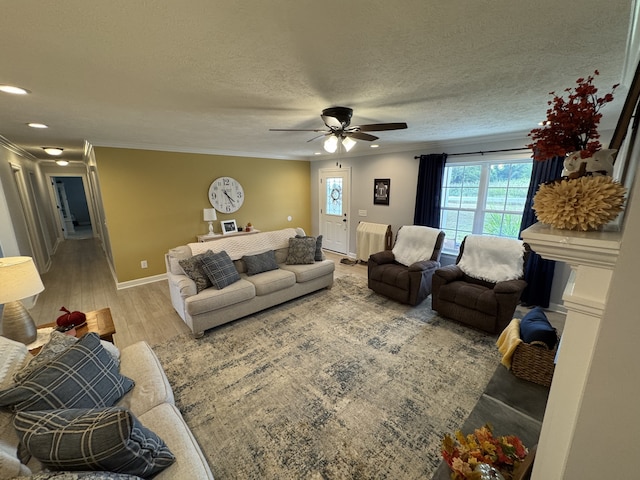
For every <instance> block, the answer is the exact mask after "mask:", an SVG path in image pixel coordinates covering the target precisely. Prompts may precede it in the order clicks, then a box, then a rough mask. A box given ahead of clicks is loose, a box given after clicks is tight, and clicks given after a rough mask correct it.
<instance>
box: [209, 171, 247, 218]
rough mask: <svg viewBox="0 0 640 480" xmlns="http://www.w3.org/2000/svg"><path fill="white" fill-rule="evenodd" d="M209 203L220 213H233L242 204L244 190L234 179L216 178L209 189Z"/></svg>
mask: <svg viewBox="0 0 640 480" xmlns="http://www.w3.org/2000/svg"><path fill="white" fill-rule="evenodd" d="M209 201H210V202H211V205H212V206H213V208H215V209H216V210H218V211H219V212H221V213H233V212H235V211H236V210H238V209H239V208H240V207H241V206H242V204H243V203H244V190H243V189H242V185H240V182H238V181H237V180H236V179H235V178H231V177H220V178H216V179H215V180H214V181H213V182H212V183H211V186H210V187H209Z"/></svg>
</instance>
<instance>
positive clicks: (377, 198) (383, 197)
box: [373, 178, 391, 205]
mask: <svg viewBox="0 0 640 480" xmlns="http://www.w3.org/2000/svg"><path fill="white" fill-rule="evenodd" d="M390 191H391V179H390V178H376V179H375V180H374V181H373V204H374V205H389V192H390Z"/></svg>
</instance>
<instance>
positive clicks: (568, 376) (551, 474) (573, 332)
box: [522, 223, 622, 480]
mask: <svg viewBox="0 0 640 480" xmlns="http://www.w3.org/2000/svg"><path fill="white" fill-rule="evenodd" d="M621 236H622V235H621V233H620V232H606V231H602V232H573V231H567V230H558V229H555V228H552V227H549V226H547V225H543V224H540V223H536V224H535V225H532V226H531V227H529V228H528V229H526V230H524V231H523V232H522V238H523V240H524V241H525V242H527V243H528V244H529V245H530V246H531V249H532V250H534V251H535V252H536V253H538V254H539V255H540V256H542V257H543V258H546V259H549V260H556V261H562V262H566V263H568V264H569V265H570V266H571V275H570V277H569V281H568V283H567V286H566V288H565V291H564V294H563V296H562V299H563V302H564V306H565V307H566V309H567V317H566V322H565V326H564V329H563V333H562V340H561V344H560V347H559V349H558V356H557V364H556V369H555V372H554V376H553V381H552V384H551V391H550V392H549V400H548V402H547V408H546V411H545V415H544V420H543V423H542V430H541V433H540V440H539V442H538V449H537V453H536V458H535V463H534V469H533V475H532V480H543V479H544V480H552V479H558V480H560V479H562V478H563V477H564V471H565V468H566V461H567V456H568V453H569V448H570V446H571V442H572V440H573V435H574V432H575V426H576V420H577V418H578V413H579V410H580V404H581V401H582V398H583V394H584V388H585V384H586V381H587V377H588V374H589V370H590V366H591V360H592V356H593V351H594V347H595V343H596V339H597V337H598V332H599V330H600V324H601V320H602V316H603V312H604V308H605V305H606V303H607V296H608V292H609V284H610V282H611V277H612V273H613V268H614V266H615V263H616V260H617V257H618V253H619V250H620V239H621Z"/></svg>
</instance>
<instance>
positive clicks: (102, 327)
mask: <svg viewBox="0 0 640 480" xmlns="http://www.w3.org/2000/svg"><path fill="white" fill-rule="evenodd" d="M85 315H86V316H87V323H85V324H84V325H83V326H82V327H77V328H76V337H81V336H83V335H84V334H85V333H89V332H96V333H97V334H98V335H99V336H100V339H101V340H107V341H108V342H111V343H113V335H114V334H115V333H116V327H115V326H114V325H113V318H112V317H111V309H109V307H107V308H101V309H100V310H94V311H92V312H87V313H85ZM57 326H58V325H57V324H56V323H55V322H51V323H46V324H44V325H39V326H38V329H40V328H56V327H57ZM41 348H42V347H37V348H34V349H33V350H30V352H31V353H32V354H36V353H38V352H39V351H40V349H41Z"/></svg>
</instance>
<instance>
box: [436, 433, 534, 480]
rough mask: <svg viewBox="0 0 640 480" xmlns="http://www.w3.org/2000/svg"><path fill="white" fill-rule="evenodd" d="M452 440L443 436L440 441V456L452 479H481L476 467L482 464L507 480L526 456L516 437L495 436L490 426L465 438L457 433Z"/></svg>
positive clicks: (523, 447)
mask: <svg viewBox="0 0 640 480" xmlns="http://www.w3.org/2000/svg"><path fill="white" fill-rule="evenodd" d="M455 438H456V439H455V440H454V439H453V438H452V437H451V436H450V435H445V436H444V439H443V440H442V457H443V458H444V460H445V461H446V462H447V464H448V465H449V467H450V468H451V471H452V474H451V478H452V479H453V480H475V479H480V478H482V473H481V472H480V468H479V466H480V465H482V464H485V465H490V466H491V467H494V468H495V469H497V470H498V471H499V472H500V473H501V474H502V476H503V477H504V478H505V479H507V480H508V479H510V478H511V477H512V474H513V470H514V468H515V467H516V466H517V465H518V464H519V463H520V462H522V461H523V460H524V458H525V457H526V456H527V454H528V451H527V449H526V448H525V446H524V445H523V444H522V442H521V441H520V439H519V438H518V437H516V436H514V435H510V436H503V437H494V436H493V432H492V430H491V427H490V426H489V425H485V426H484V427H482V428H478V429H476V430H475V432H474V433H471V434H469V435H467V436H464V435H463V434H462V432H461V431H460V430H457V431H456V433H455ZM456 440H457V441H456Z"/></svg>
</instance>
